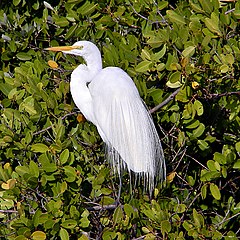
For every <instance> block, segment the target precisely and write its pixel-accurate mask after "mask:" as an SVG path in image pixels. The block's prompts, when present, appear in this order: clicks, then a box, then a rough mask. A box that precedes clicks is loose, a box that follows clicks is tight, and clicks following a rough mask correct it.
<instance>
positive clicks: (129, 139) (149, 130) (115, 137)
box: [46, 41, 166, 193]
mask: <svg viewBox="0 0 240 240" xmlns="http://www.w3.org/2000/svg"><path fill="white" fill-rule="evenodd" d="M46 50H51V51H61V52H63V53H65V54H73V55H77V56H81V57H82V58H83V59H84V60H85V63H86V64H81V65H79V66H78V67H77V68H76V69H75V70H74V71H73V72H72V74H71V82H70V91H71V94H72V97H73V100H74V102H75V104H76V105H77V107H78V108H79V109H80V111H81V112H82V113H83V115H84V116H85V117H86V119H88V120H89V121H91V122H92V123H93V124H95V125H96V127H97V130H98V132H99V134H100V136H101V138H102V139H103V141H104V142H105V143H106V145H107V151H106V153H107V157H108V159H109V161H110V163H111V165H112V166H113V168H114V170H115V171H117V172H118V174H119V178H120V180H121V174H122V172H123V170H125V169H127V170H128V171H129V173H130V172H133V173H134V175H136V176H137V179H138V178H143V179H144V180H143V181H144V190H146V191H148V192H150V193H151V192H152V190H153V189H154V187H155V184H156V182H157V181H160V180H164V179H165V177H166V167H165V160H164V154H163V150H162V146H161V142H160V139H159V136H158V134H157V130H156V128H155V126H154V123H153V120H152V118H151V116H150V114H149V112H148V109H147V108H146V107H145V104H144V102H143V101H142V99H141V97H140V95H139V93H138V90H137V88H136V86H135V84H134V82H133V81H132V79H131V78H130V76H129V75H128V74H127V73H126V72H125V71H123V70H122V69H121V68H118V67H106V68H102V58H101V53H100V51H99V49H98V48H97V46H96V45H95V44H93V43H92V42H89V41H79V42H76V43H75V44H74V45H72V46H63V47H60V46H58V47H50V48H47V49H46ZM130 176H131V174H130Z"/></svg>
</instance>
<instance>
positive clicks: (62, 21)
mask: <svg viewBox="0 0 240 240" xmlns="http://www.w3.org/2000/svg"><path fill="white" fill-rule="evenodd" d="M55 24H56V25H58V26H60V27H67V26H68V25H69V22H68V20H67V19H66V18H65V17H59V18H56V19H55Z"/></svg>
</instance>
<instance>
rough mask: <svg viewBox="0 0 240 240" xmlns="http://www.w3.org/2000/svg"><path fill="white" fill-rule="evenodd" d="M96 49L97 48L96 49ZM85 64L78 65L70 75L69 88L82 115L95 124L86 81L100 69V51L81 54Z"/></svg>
mask: <svg viewBox="0 0 240 240" xmlns="http://www.w3.org/2000/svg"><path fill="white" fill-rule="evenodd" d="M97 50H98V49H97ZM83 58H84V60H85V62H86V65H85V64H81V65H79V66H78V67H77V68H76V69H75V70H74V71H73V72H72V75H71V82H70V89H71V94H72V97H73V100H74V102H75V104H76V105H77V107H78V108H79V109H80V111H81V112H82V113H83V115H84V116H85V117H86V118H87V119H88V120H90V121H91V122H92V123H94V124H96V120H95V116H94V113H93V106H92V96H91V94H90V92H89V88H88V86H87V83H89V82H91V81H92V79H93V78H94V77H95V76H96V74H97V73H98V72H99V71H101V69H102V59H101V54H100V51H99V50H98V51H95V52H93V53H92V54H88V55H84V56H83Z"/></svg>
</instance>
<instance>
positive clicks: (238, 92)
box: [209, 91, 240, 98]
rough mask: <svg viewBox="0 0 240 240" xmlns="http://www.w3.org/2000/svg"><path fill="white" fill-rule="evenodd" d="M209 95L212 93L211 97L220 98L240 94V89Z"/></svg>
mask: <svg viewBox="0 0 240 240" xmlns="http://www.w3.org/2000/svg"><path fill="white" fill-rule="evenodd" d="M209 95H210V97H211V98H220V97H224V96H231V95H239V96H240V91H237V92H226V93H211V94H209Z"/></svg>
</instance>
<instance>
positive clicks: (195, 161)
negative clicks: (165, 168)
mask: <svg viewBox="0 0 240 240" xmlns="http://www.w3.org/2000/svg"><path fill="white" fill-rule="evenodd" d="M186 157H189V158H191V159H192V160H194V161H195V162H196V163H198V164H199V165H200V166H202V167H203V168H205V169H208V168H207V167H205V166H204V165H203V164H202V163H200V162H199V161H198V160H197V159H195V158H194V157H192V156H190V155H188V154H186Z"/></svg>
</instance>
